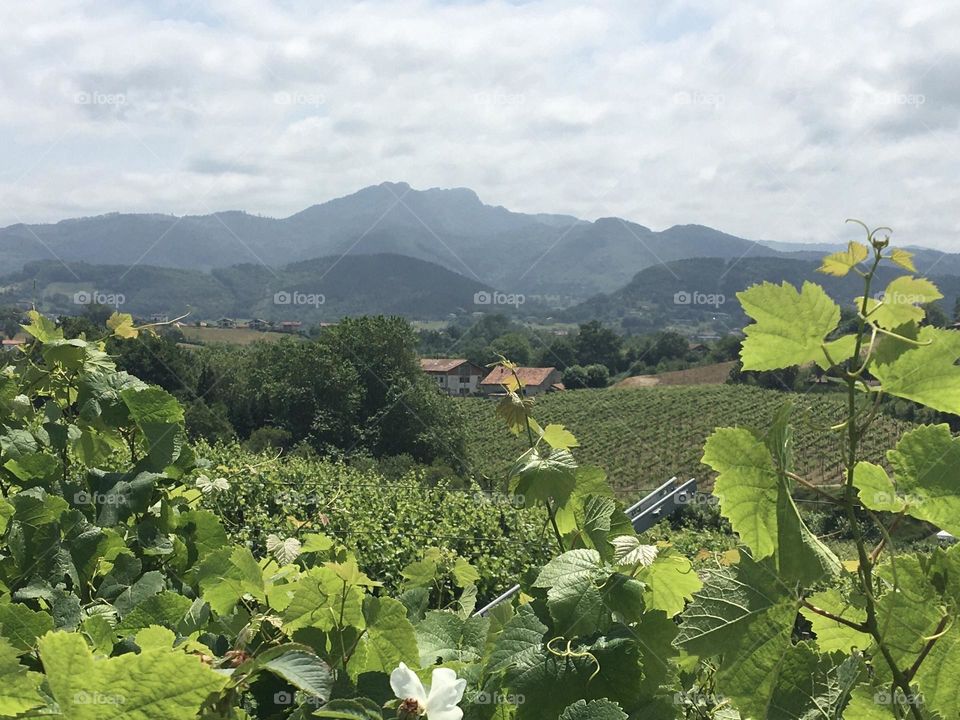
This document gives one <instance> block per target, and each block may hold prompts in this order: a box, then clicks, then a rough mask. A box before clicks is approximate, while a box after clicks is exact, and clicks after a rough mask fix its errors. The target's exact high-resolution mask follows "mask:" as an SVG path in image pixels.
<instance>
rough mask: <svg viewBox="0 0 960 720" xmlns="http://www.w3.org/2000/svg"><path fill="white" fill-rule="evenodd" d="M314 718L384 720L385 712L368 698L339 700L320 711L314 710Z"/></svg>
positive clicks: (332, 701) (333, 701)
mask: <svg viewBox="0 0 960 720" xmlns="http://www.w3.org/2000/svg"><path fill="white" fill-rule="evenodd" d="M312 717H316V718H335V719H336V720H383V711H382V710H381V709H380V706H379V705H377V704H376V703H375V702H373V701H372V700H368V699H367V698H355V699H353V700H341V699H337V700H331V701H330V702H328V703H327V704H326V705H324V706H323V707H322V708H320V709H319V710H314V711H313V716H312Z"/></svg>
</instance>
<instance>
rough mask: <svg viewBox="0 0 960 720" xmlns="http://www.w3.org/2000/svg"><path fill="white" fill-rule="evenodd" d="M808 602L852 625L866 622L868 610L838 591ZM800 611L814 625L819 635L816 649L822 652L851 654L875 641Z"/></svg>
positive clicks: (825, 592)
mask: <svg viewBox="0 0 960 720" xmlns="http://www.w3.org/2000/svg"><path fill="white" fill-rule="evenodd" d="M807 601H808V602H809V603H810V604H811V605H813V606H815V607H817V608H820V609H821V610H826V611H827V612H829V613H831V614H833V615H836V616H837V617H842V618H843V619H844V620H849V621H850V622H864V621H865V620H866V619H867V612H866V610H864V609H863V608H862V607H858V606H856V605H853V604H852V603H851V602H850V601H849V600H847V599H846V598H844V597H843V595H842V594H841V593H840V591H839V590H837V589H836V588H830V589H829V590H824V591H823V592H819V593H816V594H814V595H811V596H810V597H809V598H807ZM800 612H801V613H802V614H803V616H804V617H805V618H807V620H809V621H810V624H811V625H812V626H813V632H814V634H815V635H816V636H817V647H819V648H820V650H821V651H823V652H826V653H829V652H836V651H839V652H843V653H850V652H851V650H852V649H853V648H857V649H859V650H866V649H867V648H869V647H870V646H871V645H872V644H873V638H872V637H870V636H869V635H867V634H865V633H862V632H860V631H859V630H854V629H853V628H852V627H849V626H847V625H843V624H842V623H838V622H837V621H836V620H831V619H830V618H825V617H823V615H820V614H818V613H815V612H813V611H812V610H810V609H808V608H801V610H800Z"/></svg>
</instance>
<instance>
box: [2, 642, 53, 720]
mask: <svg viewBox="0 0 960 720" xmlns="http://www.w3.org/2000/svg"><path fill="white" fill-rule="evenodd" d="M19 656H20V651H18V650H17V649H16V648H14V647H13V645H11V644H10V642H9V641H8V640H7V639H6V638H5V637H0V678H2V679H3V682H2V683H0V716H3V717H18V716H20V713H24V712H26V711H27V710H30V709H31V708H36V707H40V706H41V705H43V704H44V703H43V698H42V697H40V693H39V692H38V689H39V687H40V682H41V680H43V676H42V675H40V673H35V672H29V671H28V670H27V668H25V667H24V666H23V665H21V664H20V660H19Z"/></svg>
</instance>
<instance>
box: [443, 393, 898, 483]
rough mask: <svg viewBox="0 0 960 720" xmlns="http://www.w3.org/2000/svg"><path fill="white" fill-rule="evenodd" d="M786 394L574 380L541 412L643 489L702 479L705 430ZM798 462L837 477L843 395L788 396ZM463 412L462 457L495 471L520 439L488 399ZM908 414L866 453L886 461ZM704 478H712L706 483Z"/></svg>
mask: <svg viewBox="0 0 960 720" xmlns="http://www.w3.org/2000/svg"><path fill="white" fill-rule="evenodd" d="M786 399H788V398H787V397H785V395H784V393H782V392H776V391H774V390H763V389H760V388H755V387H745V386H734V385H712V386H702V387H696V386H689V387H651V388H638V389H630V390H621V389H609V390H575V391H567V392H564V393H555V394H550V395H545V396H543V397H541V398H538V399H537V414H538V415H539V416H540V417H541V418H542V419H543V420H544V421H546V422H559V421H560V420H563V422H564V424H565V425H566V426H567V427H569V428H570V430H571V431H572V432H573V433H574V434H576V435H577V436H579V437H583V438H589V441H588V442H584V446H583V448H582V449H581V457H582V458H583V460H584V462H589V463H595V464H600V465H603V467H604V468H605V469H606V470H607V472H608V473H609V475H610V481H611V482H612V483H613V485H614V487H616V488H617V491H618V492H619V493H621V494H622V496H623V497H625V498H627V499H639V497H640V495H641V493H642V491H643V490H649V489H652V488H654V487H657V486H658V485H660V484H661V483H663V482H664V481H666V480H667V479H669V478H671V477H673V476H674V475H676V476H677V477H679V478H682V479H687V478H691V477H695V478H698V479H699V480H701V481H703V482H704V483H708V481H709V480H710V479H711V478H712V477H713V476H714V473H713V472H712V471H711V470H710V469H709V468H708V467H706V466H705V465H703V464H702V463H701V462H700V458H701V456H702V455H703V444H704V442H705V441H706V439H707V436H708V435H709V434H710V433H711V432H712V431H713V429H714V428H715V427H717V426H719V425H725V424H733V425H740V426H744V427H756V426H762V425H763V424H764V423H766V422H769V421H770V420H771V419H772V418H773V417H774V415H775V414H776V411H777V409H778V408H779V407H780V405H781V404H782V403H783V402H784V400H786ZM793 399H794V401H795V402H796V403H797V408H798V409H797V413H796V417H795V426H796V427H795V439H794V463H795V464H796V466H797V467H798V468H799V469H800V470H801V471H802V472H803V473H804V474H807V475H809V476H810V477H812V478H815V479H817V480H818V481H823V482H839V479H840V475H839V473H840V467H841V463H842V455H841V445H840V441H839V440H838V439H837V437H836V433H831V432H830V430H829V428H830V426H831V425H833V424H835V423H837V422H839V421H840V420H841V419H842V418H843V399H842V398H841V397H840V396H839V395H836V394H834V393H831V394H828V395H821V394H811V395H806V396H802V397H793ZM458 402H460V403H461V405H462V407H463V413H464V415H465V417H466V422H467V438H468V442H467V459H468V460H469V462H470V466H471V468H473V469H474V470H475V471H476V472H478V473H481V474H483V475H486V476H489V477H500V476H502V474H503V473H504V472H505V471H506V469H507V467H508V466H509V463H508V462H507V460H506V458H509V457H510V456H511V454H513V453H515V452H517V451H519V450H520V449H521V447H522V442H521V441H520V440H519V439H516V438H511V437H509V436H504V435H503V434H501V433H499V432H497V429H496V428H494V427H491V426H490V425H489V423H488V421H487V418H488V417H489V413H490V407H491V403H490V401H489V400H484V399H480V398H463V399H460V400H458ZM909 427H911V425H910V424H909V423H905V422H901V421H895V420H891V419H889V418H887V417H882V418H880V419H878V421H877V422H876V424H874V425H873V426H872V427H871V428H870V431H869V433H868V435H867V437H866V439H865V440H864V443H865V445H864V457H866V458H868V459H870V460H872V461H874V462H883V458H884V453H885V451H886V448H888V447H889V446H890V445H891V444H892V443H893V442H895V439H896V438H897V437H899V435H900V433H902V432H903V431H904V430H906V429H907V428H909ZM707 486H708V485H707Z"/></svg>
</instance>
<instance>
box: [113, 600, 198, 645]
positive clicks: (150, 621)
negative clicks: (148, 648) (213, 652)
mask: <svg viewBox="0 0 960 720" xmlns="http://www.w3.org/2000/svg"><path fill="white" fill-rule="evenodd" d="M192 604H193V603H192V602H191V601H190V599H189V598H186V597H184V596H183V595H179V594H177V593H175V592H169V591H165V592H161V593H158V594H157V595H151V596H150V597H148V598H146V599H145V600H144V601H143V602H141V603H139V604H137V605H136V606H135V607H134V608H133V609H132V610H131V611H130V612H128V613H127V614H126V615H125V616H124V618H123V621H122V622H121V623H120V625H119V626H117V632H118V633H121V634H123V633H133V632H136V631H138V630H141V629H142V628H145V627H149V626H150V625H158V626H163V627H166V628H170V629H172V630H175V629H176V628H177V626H178V625H179V624H180V622H181V621H182V620H183V617H184V615H186V614H187V612H188V611H189V610H190V607H191V605H192Z"/></svg>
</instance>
